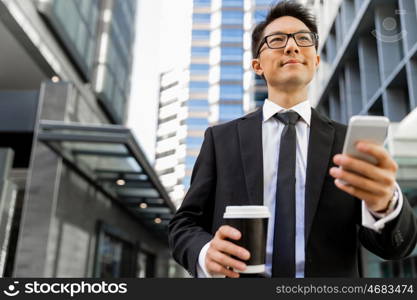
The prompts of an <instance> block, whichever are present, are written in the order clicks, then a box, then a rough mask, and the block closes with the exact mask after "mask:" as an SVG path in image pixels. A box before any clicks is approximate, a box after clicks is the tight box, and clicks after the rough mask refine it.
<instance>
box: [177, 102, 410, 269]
mask: <svg viewBox="0 0 417 300" xmlns="http://www.w3.org/2000/svg"><path fill="white" fill-rule="evenodd" d="M346 129H347V128H346V126H345V125H342V124H339V123H337V122H334V121H331V120H329V119H327V118H326V117H324V116H322V115H320V114H319V113H318V112H317V111H316V110H314V109H312V115H311V127H310V138H309V148H308V157H307V170H306V172H307V173H306V191H305V255H306V257H305V276H306V277H333V276H337V277H358V276H359V272H358V253H359V251H358V249H359V245H360V243H361V244H362V245H363V246H364V247H366V248H367V249H368V250H370V251H371V252H373V253H375V254H376V255H378V256H380V257H382V258H384V259H400V258H403V257H405V256H407V255H409V254H410V253H411V251H412V250H413V248H414V246H415V244H416V240H417V221H416V217H415V216H414V214H413V211H412V209H411V207H410V205H409V203H408V201H407V199H406V198H405V197H404V203H403V208H402V210H401V213H400V215H399V216H398V217H397V218H395V219H394V220H392V221H390V222H388V223H387V224H386V225H385V227H384V229H383V230H382V232H381V233H378V232H375V231H373V230H371V229H368V228H365V227H363V226H361V200H359V199H357V198H354V197H352V196H350V195H349V194H347V193H345V192H343V191H341V190H340V189H338V188H337V187H336V186H335V185H334V178H333V177H331V176H330V175H329V169H330V168H331V167H332V166H334V164H333V160H332V158H333V156H334V155H335V154H337V153H341V152H342V147H343V142H344V138H345V135H346ZM264 159H267V160H271V162H272V161H273V158H268V157H263V152H262V109H261V108H260V109H258V110H257V111H255V112H253V113H251V114H248V115H246V116H244V117H242V118H239V119H236V120H233V121H231V122H228V123H225V124H221V125H217V126H214V127H210V128H208V129H207V130H206V132H205V137H204V142H203V145H202V147H201V151H200V154H199V156H198V158H197V161H196V163H195V166H194V169H193V173H192V177H191V186H190V189H189V190H188V193H187V194H186V196H185V198H184V201H183V203H182V205H181V207H180V208H179V209H178V211H177V212H176V214H175V215H174V217H173V219H172V220H171V222H170V224H169V242H170V247H171V249H172V252H173V257H174V259H175V260H176V261H177V262H178V263H179V264H181V265H182V266H183V267H184V268H186V269H187V270H188V271H189V272H190V274H191V275H193V276H195V277H196V276H197V273H196V265H197V263H198V256H199V253H200V250H201V248H202V247H203V246H204V245H205V244H206V243H207V242H209V241H210V240H211V239H212V237H213V236H214V234H215V232H216V231H217V229H218V228H219V227H220V226H221V225H223V224H224V223H223V213H224V211H225V207H226V206H227V205H263V160H264Z"/></svg>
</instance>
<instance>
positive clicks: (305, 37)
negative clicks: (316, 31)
mask: <svg viewBox="0 0 417 300" xmlns="http://www.w3.org/2000/svg"><path fill="white" fill-rule="evenodd" d="M294 38H295V40H296V42H297V44H298V46H312V45H314V35H313V33H311V32H299V33H296V34H294Z"/></svg>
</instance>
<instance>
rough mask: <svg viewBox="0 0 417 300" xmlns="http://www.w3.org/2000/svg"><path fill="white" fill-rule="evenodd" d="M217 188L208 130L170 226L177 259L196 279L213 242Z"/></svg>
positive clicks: (213, 152) (212, 146) (212, 150)
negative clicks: (203, 252) (202, 257)
mask: <svg viewBox="0 0 417 300" xmlns="http://www.w3.org/2000/svg"><path fill="white" fill-rule="evenodd" d="M215 188H216V159H215V151H214V143H213V134H212V128H210V127H209V128H208V129H207V130H206V132H205V134H204V141H203V144H202V146H201V150H200V154H199V155H198V157H197V160H196V163H195V165H194V168H193V172H192V175H191V185H190V188H189V190H188V192H187V194H186V195H185V197H184V200H183V202H182V204H181V206H180V208H179V209H178V210H177V212H176V213H175V215H174V217H173V218H172V220H171V221H170V223H169V226H168V231H169V244H170V248H171V251H172V254H173V257H174V259H175V260H176V261H177V262H178V263H179V264H180V265H182V266H183V267H184V268H185V269H187V270H188V271H189V273H190V274H191V275H192V276H194V277H197V268H196V267H197V263H198V255H199V253H200V250H201V249H202V247H203V246H204V245H205V244H206V243H207V242H209V241H210V240H211V239H212V235H211V234H210V232H211V224H212V218H213V203H214V193H215Z"/></svg>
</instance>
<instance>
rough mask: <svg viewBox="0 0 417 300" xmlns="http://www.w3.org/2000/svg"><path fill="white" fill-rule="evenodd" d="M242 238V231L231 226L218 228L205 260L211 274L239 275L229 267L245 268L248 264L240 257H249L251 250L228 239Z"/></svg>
mask: <svg viewBox="0 0 417 300" xmlns="http://www.w3.org/2000/svg"><path fill="white" fill-rule="evenodd" d="M240 238H241V233H240V232H239V231H238V230H237V229H235V228H233V227H231V226H228V225H224V226H221V227H220V228H219V229H218V230H217V232H216V234H215V236H214V238H213V239H212V240H211V242H210V247H209V248H208V250H207V255H206V261H205V264H206V269H207V271H208V272H209V273H210V274H222V275H226V276H228V277H232V278H236V277H239V273H237V272H234V271H233V270H230V269H229V267H232V268H234V269H235V270H239V271H243V270H245V268H246V264H245V263H244V262H242V261H240V260H238V259H241V260H247V259H249V257H250V253H249V251H247V250H246V249H244V248H242V247H240V246H238V245H236V244H234V243H233V242H231V241H228V240H226V239H234V240H238V239H240ZM231 256H234V257H236V258H238V259H235V258H233V257H231Z"/></svg>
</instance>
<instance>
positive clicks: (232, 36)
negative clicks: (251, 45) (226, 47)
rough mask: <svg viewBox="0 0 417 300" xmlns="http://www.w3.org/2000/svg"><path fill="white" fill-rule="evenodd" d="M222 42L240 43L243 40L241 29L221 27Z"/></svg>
mask: <svg viewBox="0 0 417 300" xmlns="http://www.w3.org/2000/svg"><path fill="white" fill-rule="evenodd" d="M221 37H222V38H221V39H222V42H229V43H241V42H243V30H241V29H222V33H221Z"/></svg>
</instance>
